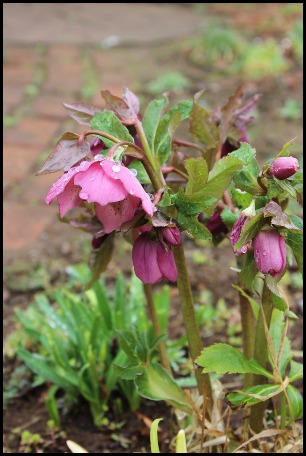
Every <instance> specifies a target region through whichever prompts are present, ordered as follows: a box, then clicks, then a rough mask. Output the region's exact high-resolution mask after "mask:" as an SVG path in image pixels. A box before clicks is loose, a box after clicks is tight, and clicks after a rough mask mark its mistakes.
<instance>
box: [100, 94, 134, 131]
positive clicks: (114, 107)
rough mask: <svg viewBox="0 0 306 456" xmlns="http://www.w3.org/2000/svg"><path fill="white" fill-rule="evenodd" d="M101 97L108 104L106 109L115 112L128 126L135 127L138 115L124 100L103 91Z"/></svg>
mask: <svg viewBox="0 0 306 456" xmlns="http://www.w3.org/2000/svg"><path fill="white" fill-rule="evenodd" d="M101 95H102V98H103V99H104V101H105V103H106V108H107V109H109V110H110V111H113V112H114V113H115V114H116V115H117V116H118V117H119V119H120V120H121V121H123V122H124V123H125V124H126V125H133V124H134V123H135V120H136V119H137V115H136V114H135V113H134V111H133V109H131V108H129V106H128V105H127V103H126V102H125V101H124V100H122V98H119V97H117V96H115V95H112V94H111V92H110V91H109V90H102V91H101Z"/></svg>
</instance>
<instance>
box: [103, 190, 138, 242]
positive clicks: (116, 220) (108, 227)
mask: <svg viewBox="0 0 306 456" xmlns="http://www.w3.org/2000/svg"><path fill="white" fill-rule="evenodd" d="M139 205H140V199H139V198H135V197H134V196H130V195H128V196H127V198H125V199H124V200H122V201H118V202H116V203H109V204H107V205H106V206H101V205H100V204H95V211H96V216H97V218H98V219H99V220H100V222H101V223H102V225H103V228H104V232H105V233H106V234H107V233H111V232H112V231H115V230H117V229H118V228H120V227H121V225H122V224H123V223H125V222H127V221H129V220H131V218H132V217H133V216H134V214H135V212H136V210H137V208H138V206H139Z"/></svg>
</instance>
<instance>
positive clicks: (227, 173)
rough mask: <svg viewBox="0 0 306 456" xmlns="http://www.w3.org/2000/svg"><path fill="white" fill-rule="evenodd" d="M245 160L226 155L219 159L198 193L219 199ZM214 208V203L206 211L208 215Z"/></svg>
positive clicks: (203, 196) (204, 197) (205, 196)
mask: <svg viewBox="0 0 306 456" xmlns="http://www.w3.org/2000/svg"><path fill="white" fill-rule="evenodd" d="M243 163H244V162H243V161H242V160H240V159H238V158H236V157H230V156H226V157H223V158H221V160H218V161H217V162H216V164H215V166H214V167H213V169H212V170H211V171H210V172H209V175H208V181H207V184H206V185H205V187H204V189H203V190H201V191H200V192H198V193H197V194H198V195H201V197H202V198H203V199H204V200H205V199H209V198H215V199H216V200H219V199H220V198H221V197H222V195H223V192H224V191H225V190H226V189H227V187H228V186H229V184H230V182H231V180H232V177H233V175H234V173H235V172H236V171H237V170H238V169H239V168H240V166H241V165H243ZM213 210H214V205H213V206H212V207H211V208H210V210H209V211H206V213H207V215H211V213H212V212H213Z"/></svg>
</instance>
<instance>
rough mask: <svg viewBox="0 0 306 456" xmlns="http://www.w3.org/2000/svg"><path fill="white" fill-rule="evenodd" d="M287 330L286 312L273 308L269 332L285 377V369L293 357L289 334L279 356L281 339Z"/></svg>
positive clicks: (280, 368)
mask: <svg viewBox="0 0 306 456" xmlns="http://www.w3.org/2000/svg"><path fill="white" fill-rule="evenodd" d="M284 331H285V322H284V313H283V312H281V311H280V310H278V309H273V312H272V316H271V323H270V327H269V333H270V336H271V339H272V342H273V347H274V351H275V353H276V356H277V357H279V360H280V361H279V366H278V368H279V371H280V374H281V376H282V378H283V379H284V378H285V371H286V368H287V366H288V364H289V362H290V361H291V359H292V353H291V348H290V341H289V339H288V337H287V336H285V340H284V343H283V347H282V352H281V355H280V356H279V355H278V353H279V349H280V345H281V341H282V338H283V333H284Z"/></svg>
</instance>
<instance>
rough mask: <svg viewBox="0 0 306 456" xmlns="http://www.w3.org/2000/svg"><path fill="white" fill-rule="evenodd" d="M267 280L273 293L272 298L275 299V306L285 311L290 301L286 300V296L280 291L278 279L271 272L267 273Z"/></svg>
mask: <svg viewBox="0 0 306 456" xmlns="http://www.w3.org/2000/svg"><path fill="white" fill-rule="evenodd" d="M265 280H266V284H267V287H268V288H269V290H271V291H272V293H273V294H272V300H273V304H274V306H275V307H276V308H277V309H278V310H280V311H282V312H285V311H286V310H287V309H288V303H287V301H286V300H285V298H284V297H283V296H282V294H281V292H280V291H279V288H278V282H277V279H275V278H274V277H272V276H271V275H270V274H267V275H266V278H265Z"/></svg>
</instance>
